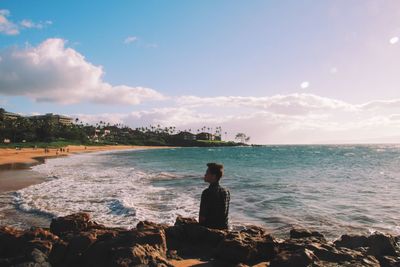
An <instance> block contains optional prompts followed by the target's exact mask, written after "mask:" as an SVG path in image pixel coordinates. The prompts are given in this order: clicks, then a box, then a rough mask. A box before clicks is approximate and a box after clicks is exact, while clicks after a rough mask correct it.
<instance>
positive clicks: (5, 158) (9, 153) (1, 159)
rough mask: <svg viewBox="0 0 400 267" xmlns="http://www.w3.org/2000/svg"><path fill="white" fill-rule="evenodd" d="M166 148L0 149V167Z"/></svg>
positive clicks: (74, 147) (122, 146)
mask: <svg viewBox="0 0 400 267" xmlns="http://www.w3.org/2000/svg"><path fill="white" fill-rule="evenodd" d="M156 148H166V147H159V146H125V145H114V146H66V147H65V148H64V150H63V151H62V152H61V151H60V149H56V148H50V149H48V150H49V152H47V153H45V149H44V148H37V149H33V148H22V149H21V150H15V149H11V148H3V149H0V165H4V164H11V165H18V164H35V163H40V159H38V158H43V157H45V158H47V157H57V156H67V155H70V154H75V153H87V152H98V151H111V150H124V149H156Z"/></svg>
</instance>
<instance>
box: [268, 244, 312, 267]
mask: <svg viewBox="0 0 400 267" xmlns="http://www.w3.org/2000/svg"><path fill="white" fill-rule="evenodd" d="M315 261H318V258H317V257H316V256H315V255H314V253H313V252H312V251H310V250H308V249H305V248H303V249H299V250H297V251H294V252H291V251H282V252H281V253H279V254H278V255H277V256H276V257H275V258H274V259H273V260H271V262H270V265H269V266H270V267H307V266H309V265H311V264H312V263H314V262H315Z"/></svg>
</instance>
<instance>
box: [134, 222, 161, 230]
mask: <svg viewBox="0 0 400 267" xmlns="http://www.w3.org/2000/svg"><path fill="white" fill-rule="evenodd" d="M167 227H168V225H166V224H159V223H153V222H149V221H140V222H138V223H137V225H136V229H138V230H142V229H165V228H167Z"/></svg>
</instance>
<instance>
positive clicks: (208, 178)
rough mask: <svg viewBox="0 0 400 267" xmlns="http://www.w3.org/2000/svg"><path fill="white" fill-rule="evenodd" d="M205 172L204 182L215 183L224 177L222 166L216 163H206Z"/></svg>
mask: <svg viewBox="0 0 400 267" xmlns="http://www.w3.org/2000/svg"><path fill="white" fill-rule="evenodd" d="M207 167H208V168H207V171H206V173H205V175H204V181H205V182H208V183H210V184H211V183H216V182H218V181H219V179H221V177H222V175H224V165H222V164H218V163H207Z"/></svg>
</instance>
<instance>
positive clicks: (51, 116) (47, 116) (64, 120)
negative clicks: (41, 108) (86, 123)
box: [29, 113, 73, 125]
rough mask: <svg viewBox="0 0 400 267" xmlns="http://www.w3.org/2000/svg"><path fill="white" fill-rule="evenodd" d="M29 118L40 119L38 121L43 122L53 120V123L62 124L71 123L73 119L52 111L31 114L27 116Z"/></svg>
mask: <svg viewBox="0 0 400 267" xmlns="http://www.w3.org/2000/svg"><path fill="white" fill-rule="evenodd" d="M29 119H31V120H40V121H45V122H53V123H56V124H62V125H71V124H72V122H73V119H72V118H70V117H66V116H62V115H57V114H53V113H47V114H45V115H37V116H31V117H29Z"/></svg>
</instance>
